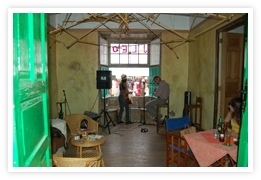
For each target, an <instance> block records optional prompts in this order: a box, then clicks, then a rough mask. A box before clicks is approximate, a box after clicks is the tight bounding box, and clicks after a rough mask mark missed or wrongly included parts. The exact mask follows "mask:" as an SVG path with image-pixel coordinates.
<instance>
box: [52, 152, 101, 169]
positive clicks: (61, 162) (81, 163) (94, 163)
mask: <svg viewBox="0 0 261 180" xmlns="http://www.w3.org/2000/svg"><path fill="white" fill-rule="evenodd" d="M101 161H102V155H101V154H100V155H99V156H97V157H88V158H79V157H64V156H63V154H62V153H59V154H53V162H54V165H55V166H56V167H101Z"/></svg>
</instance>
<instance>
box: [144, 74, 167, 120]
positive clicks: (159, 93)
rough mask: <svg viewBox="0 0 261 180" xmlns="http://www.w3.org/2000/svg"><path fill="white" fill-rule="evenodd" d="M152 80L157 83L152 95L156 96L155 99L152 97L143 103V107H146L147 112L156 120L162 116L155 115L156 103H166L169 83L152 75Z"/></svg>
mask: <svg viewBox="0 0 261 180" xmlns="http://www.w3.org/2000/svg"><path fill="white" fill-rule="evenodd" d="M153 81H154V83H156V84H157V85H158V88H156V89H155V90H154V92H153V95H154V96H156V97H157V99H153V100H151V101H150V102H148V103H147V104H146V105H145V108H146V109H147V111H148V113H149V114H150V115H151V116H152V117H153V119H154V120H157V119H159V118H162V115H161V114H160V115H159V117H156V116H157V109H156V105H158V104H166V102H167V100H168V98H169V93H170V88H169V84H168V83H167V82H165V81H164V80H161V78H160V77H159V76H154V77H153Z"/></svg>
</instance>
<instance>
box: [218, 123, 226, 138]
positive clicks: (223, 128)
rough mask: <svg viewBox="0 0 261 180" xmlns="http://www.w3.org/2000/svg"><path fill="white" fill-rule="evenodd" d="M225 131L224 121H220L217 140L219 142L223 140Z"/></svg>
mask: <svg viewBox="0 0 261 180" xmlns="http://www.w3.org/2000/svg"><path fill="white" fill-rule="evenodd" d="M225 133H226V127H225V123H224V122H222V123H221V130H220V132H219V141H220V142H224V141H225Z"/></svg>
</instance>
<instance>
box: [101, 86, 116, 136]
mask: <svg viewBox="0 0 261 180" xmlns="http://www.w3.org/2000/svg"><path fill="white" fill-rule="evenodd" d="M103 92H104V93H103V110H102V112H101V113H100V115H102V114H103V118H104V121H103V128H104V129H105V128H106V127H107V128H108V132H109V134H111V130H110V123H112V124H113V126H115V124H114V122H113V121H112V119H111V117H110V115H109V113H108V112H107V109H106V101H105V89H103ZM108 118H109V120H108Z"/></svg>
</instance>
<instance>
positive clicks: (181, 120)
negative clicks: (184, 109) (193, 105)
mask: <svg viewBox="0 0 261 180" xmlns="http://www.w3.org/2000/svg"><path fill="white" fill-rule="evenodd" d="M165 121H166V122H165V123H166V131H172V130H176V129H184V128H185V127H186V126H188V125H190V120H189V116H183V117H178V118H169V119H166V120H165Z"/></svg>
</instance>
